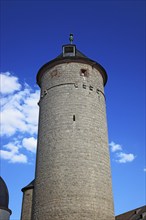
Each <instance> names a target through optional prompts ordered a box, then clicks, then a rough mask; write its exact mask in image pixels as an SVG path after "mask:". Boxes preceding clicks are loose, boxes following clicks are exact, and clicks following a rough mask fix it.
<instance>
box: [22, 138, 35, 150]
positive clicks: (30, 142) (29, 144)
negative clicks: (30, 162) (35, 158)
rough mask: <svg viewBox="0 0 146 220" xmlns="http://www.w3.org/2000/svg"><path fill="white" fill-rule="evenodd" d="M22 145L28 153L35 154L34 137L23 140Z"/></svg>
mask: <svg viewBox="0 0 146 220" xmlns="http://www.w3.org/2000/svg"><path fill="white" fill-rule="evenodd" d="M22 145H23V147H24V148H25V149H27V150H28V151H30V152H32V153H35V152H36V146H37V140H36V139H35V138H34V137H30V138H24V139H23V141H22Z"/></svg>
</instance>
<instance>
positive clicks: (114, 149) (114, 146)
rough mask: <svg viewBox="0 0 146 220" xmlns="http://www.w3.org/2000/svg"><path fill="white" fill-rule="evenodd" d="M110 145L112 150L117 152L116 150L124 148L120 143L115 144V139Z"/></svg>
mask: <svg viewBox="0 0 146 220" xmlns="http://www.w3.org/2000/svg"><path fill="white" fill-rule="evenodd" d="M109 146H110V147H111V152H116V151H121V150H122V146H121V145H119V144H115V143H114V142H113V141H112V142H111V143H110V144H109Z"/></svg>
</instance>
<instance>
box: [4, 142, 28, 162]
mask: <svg viewBox="0 0 146 220" xmlns="http://www.w3.org/2000/svg"><path fill="white" fill-rule="evenodd" d="M3 148H5V150H0V156H1V158H2V159H4V160H8V161H9V162H11V163H27V156H26V155H24V154H22V153H20V152H19V147H18V146H17V144H16V143H9V144H7V145H4V146H3Z"/></svg>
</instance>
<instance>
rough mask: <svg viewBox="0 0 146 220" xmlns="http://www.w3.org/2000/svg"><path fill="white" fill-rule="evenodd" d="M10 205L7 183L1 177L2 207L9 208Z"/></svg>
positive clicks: (0, 204)
mask: <svg viewBox="0 0 146 220" xmlns="http://www.w3.org/2000/svg"><path fill="white" fill-rule="evenodd" d="M8 204H9V193H8V188H7V186H6V183H5V182H4V180H3V179H2V177H0V207H4V208H8Z"/></svg>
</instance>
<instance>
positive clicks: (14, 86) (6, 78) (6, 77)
mask: <svg viewBox="0 0 146 220" xmlns="http://www.w3.org/2000/svg"><path fill="white" fill-rule="evenodd" d="M0 81H1V89H0V92H1V93H2V94H9V93H13V92H14V91H19V90H20V89H21V85H20V83H19V82H18V78H17V77H15V76H12V75H11V74H10V73H9V72H6V73H1V74H0Z"/></svg>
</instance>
